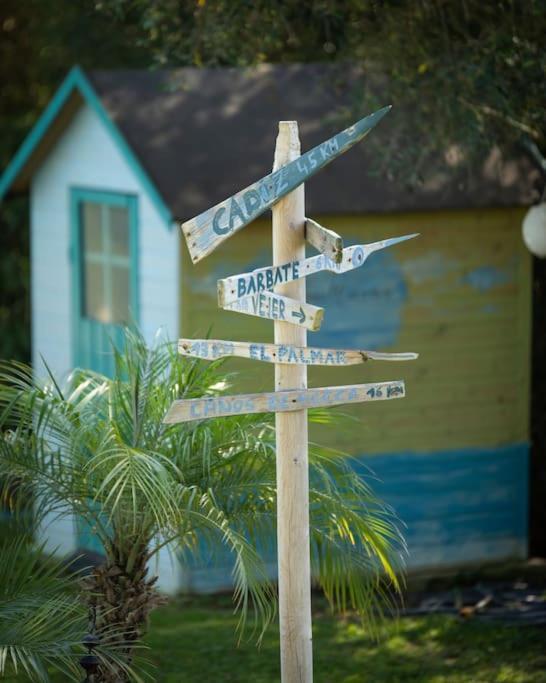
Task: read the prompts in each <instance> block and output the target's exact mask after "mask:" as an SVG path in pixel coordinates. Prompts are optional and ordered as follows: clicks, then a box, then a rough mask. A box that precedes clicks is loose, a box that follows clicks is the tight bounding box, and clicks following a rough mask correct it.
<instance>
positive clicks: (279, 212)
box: [272, 121, 313, 683]
mask: <svg viewBox="0 0 546 683" xmlns="http://www.w3.org/2000/svg"><path fill="white" fill-rule="evenodd" d="M299 156H300V141H299V134H298V124H297V122H296V121H280V122H279V135H278V137H277V144H276V147H275V162H274V167H273V170H274V171H276V170H277V169H279V168H280V167H281V166H284V165H285V164H287V163H289V162H290V161H293V160H294V159H297V158H298V157H299ZM272 211H273V264H274V265H277V264H282V263H288V262H290V261H294V260H296V259H304V258H305V195H304V185H303V184H301V185H299V186H298V187H297V188H296V189H295V190H293V191H292V192H290V193H289V194H287V195H286V196H285V197H284V198H283V199H281V200H280V201H279V202H278V203H277V204H275V205H274V206H273V209H272ZM275 292H276V293H278V294H282V295H284V296H288V297H291V298H292V299H295V300H297V301H301V302H305V279H301V280H296V281H294V282H288V283H286V284H282V285H277V287H276V288H275ZM274 326H275V343H276V344H291V345H293V346H300V347H301V346H306V345H307V330H306V329H305V328H304V327H302V326H299V325H292V324H290V323H287V322H281V321H275V323H274ZM306 388H307V368H306V366H305V365H282V364H276V365H275V391H284V390H287V389H306ZM275 428H276V443H277V543H278V572H279V622H280V638H281V680H282V682H283V683H312V680H313V643H312V631H311V628H312V627H311V567H310V548H309V466H308V434H307V410H298V411H294V412H291V413H276V414H275Z"/></svg>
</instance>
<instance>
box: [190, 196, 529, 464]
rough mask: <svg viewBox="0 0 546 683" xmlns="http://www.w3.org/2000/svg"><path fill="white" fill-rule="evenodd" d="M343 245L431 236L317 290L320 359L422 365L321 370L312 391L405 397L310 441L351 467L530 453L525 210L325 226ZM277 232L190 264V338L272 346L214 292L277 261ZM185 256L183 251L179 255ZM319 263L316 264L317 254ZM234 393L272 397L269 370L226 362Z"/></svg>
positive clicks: (261, 328) (259, 328) (314, 284)
mask: <svg viewBox="0 0 546 683" xmlns="http://www.w3.org/2000/svg"><path fill="white" fill-rule="evenodd" d="M317 219H318V220H319V221H320V223H321V224H322V225H325V226H327V227H330V228H332V229H333V230H335V231H336V232H338V233H339V234H340V235H342V236H343V238H344V242H345V244H346V245H350V244H354V243H358V242H368V241H373V240H378V239H383V238H386V237H394V236H397V235H402V234H405V233H409V232H420V233H421V237H419V238H417V239H415V240H411V241H409V242H405V243H402V244H401V245H398V246H395V247H392V248H390V249H388V250H385V251H383V252H378V253H376V254H373V255H372V256H371V257H370V259H369V261H368V262H367V263H366V264H365V265H364V266H363V267H362V268H361V269H359V270H357V271H355V272H352V273H346V274H343V275H334V274H331V273H323V274H319V275H313V276H312V277H309V278H308V300H309V301H310V302H311V303H313V304H316V305H320V306H323V307H324V308H325V316H324V322H323V325H322V329H321V330H320V331H319V332H313V333H309V343H312V344H313V345H319V346H337V347H344V348H350V347H353V346H356V347H360V348H370V349H375V350H384V351H418V352H419V353H420V358H419V360H417V361H413V362H410V363H404V364H389V363H380V362H373V363H372V362H370V363H368V364H364V365H362V366H359V367H357V368H353V367H349V368H310V370H309V385H310V386H327V385H328V384H349V383H354V382H371V381H384V380H393V379H397V378H398V377H403V378H404V379H405V380H406V387H407V397H406V398H405V399H404V400H403V401H398V402H392V403H390V404H382V405H358V406H354V407H350V408H349V407H348V408H347V409H346V412H347V413H351V414H353V415H355V416H357V417H358V418H359V422H358V423H352V424H350V425H344V427H343V429H341V430H332V429H331V428H329V427H324V428H318V429H314V433H313V438H314V439H315V440H318V441H320V442H321V443H326V444H328V445H332V446H336V447H337V448H340V449H342V450H344V451H347V452H349V453H351V454H353V455H361V454H363V453H366V454H379V453H393V452H394V453H396V452H402V451H404V452H408V451H416V452H434V451H438V450H443V449H453V448H472V447H476V446H483V447H493V446H498V445H503V444H508V443H520V442H525V441H526V440H527V438H528V415H529V354H528V348H529V339H530V324H531V323H530V305H531V296H530V257H529V255H528V253H527V251H526V250H525V248H524V246H523V244H522V242H521V238H520V225H521V219H522V211H521V210H520V209H502V210H500V209H499V210H483V211H451V212H447V211H441V212H440V211H439V212H429V213H414V214H403V215H387V216H365V217H363V216H355V217H351V216H319V217H317ZM270 240H271V234H270V224H269V222H268V221H267V220H261V221H256V222H255V223H253V224H251V225H250V226H248V227H247V228H245V230H243V231H242V232H241V233H240V234H238V235H236V236H234V237H233V238H232V239H230V240H229V241H228V242H227V243H226V244H224V245H222V248H221V249H218V250H217V252H215V253H214V254H212V255H210V256H209V257H208V258H207V259H205V261H204V262H202V263H199V264H197V265H196V266H194V265H192V264H191V263H190V262H189V257H188V255H187V253H186V252H185V251H184V252H183V255H182V258H183V267H182V272H183V278H184V279H183V289H182V291H183V296H182V300H181V306H182V309H181V320H182V328H183V331H184V335H185V336H195V337H197V336H203V335H205V334H206V332H207V330H208V329H209V327H211V326H212V327H211V330H212V336H213V337H215V338H217V339H222V338H223V339H238V340H250V341H270V340H271V339H272V329H271V328H272V326H271V323H269V322H266V321H263V320H259V319H255V318H250V317H249V316H242V315H238V314H236V313H229V312H225V311H220V310H219V309H218V308H217V305H216V280H217V279H218V278H220V277H226V276H227V275H233V274H235V273H238V272H244V271H248V270H250V269H252V268H255V267H260V266H265V265H268V264H269V263H270V260H271V248H270V244H271V242H270ZM182 249H183V250H184V249H185V248H184V247H182ZM308 253H312V252H311V250H310V249H309V250H308ZM228 367H229V368H230V369H237V370H240V372H241V376H240V378H239V381H238V382H237V386H236V387H234V389H235V391H236V392H237V393H238V392H239V391H241V392H243V391H268V390H271V387H272V386H273V371H272V368H270V367H268V366H267V365H265V364H262V365H261V366H260V368H259V372H256V370H257V368H256V363H252V362H251V361H244V360H235V359H234V360H229V361H228Z"/></svg>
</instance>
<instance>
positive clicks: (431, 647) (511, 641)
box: [2, 597, 546, 683]
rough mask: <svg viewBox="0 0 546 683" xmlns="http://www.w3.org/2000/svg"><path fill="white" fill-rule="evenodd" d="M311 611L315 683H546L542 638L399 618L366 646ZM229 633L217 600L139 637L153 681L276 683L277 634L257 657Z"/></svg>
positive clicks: (165, 617)
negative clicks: (143, 641) (143, 638)
mask: <svg viewBox="0 0 546 683" xmlns="http://www.w3.org/2000/svg"><path fill="white" fill-rule="evenodd" d="M314 602H315V606H316V610H315V614H314V621H313V642H314V667H315V678H314V680H315V683H364V682H366V683H381V682H384V683H417V682H419V683H463V682H464V683H546V629H544V628H542V629H541V628H527V627H526V628H522V627H514V626H502V625H491V624H484V623H481V622H476V621H465V622H462V621H459V620H457V619H455V618H452V617H446V616H431V617H419V618H412V619H409V618H403V619H400V620H399V621H397V622H389V623H388V624H387V626H386V633H385V635H384V638H383V639H382V640H381V641H380V642H379V643H376V642H374V641H372V640H370V638H368V637H367V636H366V633H365V632H364V631H363V629H362V628H361V626H360V625H359V622H358V620H357V619H355V618H354V617H353V616H348V617H332V616H331V615H330V613H329V612H328V610H327V608H326V606H325V604H324V602H323V601H322V600H320V599H315V600H314ZM236 624H237V617H236V616H235V615H233V612H232V609H231V603H230V600H229V599H228V598H226V597H210V598H206V597H201V598H192V599H187V598H186V599H183V598H180V599H178V600H176V601H173V602H172V603H171V604H169V605H166V606H164V607H161V608H160V609H158V610H157V611H156V612H155V613H154V614H153V617H152V621H151V628H150V633H149V635H148V637H147V644H148V645H149V646H150V648H151V649H150V650H149V651H148V653H147V657H148V658H149V659H151V660H152V661H153V663H154V664H155V666H156V669H155V676H156V680H157V681H158V682H160V683H204V682H206V683H209V682H210V683H213V682H214V683H224V682H225V683H273V682H276V683H277V682H278V681H280V671H279V638H278V631H277V628H276V627H273V626H272V627H271V628H270V629H269V630H268V632H267V633H266V635H265V637H264V641H263V644H262V646H261V648H257V647H256V646H255V644H254V643H253V642H244V643H243V644H242V645H239V646H238V645H237V636H236V635H235V627H236ZM2 680H6V683H7V682H8V681H9V682H10V683H12V682H15V681H17V683H19V682H20V681H24V680H26V678H25V677H19V678H13V677H10V678H7V679H2ZM54 680H55V681H56V682H57V681H58V682H59V683H61V681H63V680H64V678H58V677H55V678H54ZM82 680H83V677H82Z"/></svg>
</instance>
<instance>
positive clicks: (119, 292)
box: [111, 266, 129, 323]
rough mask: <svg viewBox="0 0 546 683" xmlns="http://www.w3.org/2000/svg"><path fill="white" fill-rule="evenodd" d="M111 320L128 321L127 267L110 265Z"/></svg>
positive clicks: (115, 321) (117, 321) (116, 321)
mask: <svg viewBox="0 0 546 683" xmlns="http://www.w3.org/2000/svg"><path fill="white" fill-rule="evenodd" d="M111 273H112V322H114V323H128V322H129V269H128V268H124V267H123V266H112V271H111Z"/></svg>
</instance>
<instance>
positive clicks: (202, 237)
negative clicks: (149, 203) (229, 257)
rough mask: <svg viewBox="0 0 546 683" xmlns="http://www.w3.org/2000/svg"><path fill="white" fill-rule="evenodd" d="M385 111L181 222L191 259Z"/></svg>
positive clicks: (341, 149)
mask: <svg viewBox="0 0 546 683" xmlns="http://www.w3.org/2000/svg"><path fill="white" fill-rule="evenodd" d="M388 111H390V107H383V109H379V110H378V111H376V112H374V113H373V114H370V115H369V116H366V117H365V118H363V119H361V120H360V121H357V123H355V124H354V125H352V126H350V127H349V128H346V129H345V130H343V131H341V133H338V134H337V135H334V137H332V138H330V139H329V140H326V141H325V142H323V143H322V144H320V145H317V146H316V147H314V148H313V149H311V150H309V152H306V153H305V154H302V155H301V157H299V158H298V159H295V160H294V161H292V162H290V163H288V164H286V165H285V166H282V167H281V168H279V169H278V170H277V171H274V172H273V173H270V174H269V175H267V176H265V177H264V178H262V179H261V180H258V181H257V182H255V183H253V184H252V185H249V186H248V187H247V188H245V189H244V190H241V191H239V192H237V193H236V194H234V195H233V196H232V197H229V198H228V199H226V200H224V201H223V202H220V203H219V204H216V206H213V207H212V208H211V209H207V210H206V211H205V212H203V213H201V214H199V216H195V218H192V219H191V220H189V221H186V222H185V223H182V232H183V233H184V237H185V238H186V243H187V245H188V249H189V252H190V255H191V258H192V261H193V262H194V263H197V262H198V261H200V260H201V259H202V258H204V257H205V256H207V254H210V252H211V251H213V250H214V249H216V247H217V246H218V245H219V244H221V243H222V242H223V241H224V240H226V239H228V237H230V236H231V235H232V234H233V233H234V232H237V231H238V230H240V229H241V228H244V227H245V225H248V224H249V223H250V222H251V221H253V220H254V219H255V218H258V216H261V214H262V213H264V211H266V210H267V209H269V208H271V207H272V206H273V204H275V203H276V202H278V201H279V199H282V197H284V196H285V195H287V194H288V193H289V192H291V191H292V190H294V189H295V188H296V187H298V185H301V184H302V183H303V182H305V181H306V180H307V179H308V178H310V177H311V176H312V175H314V174H315V173H316V172H317V171H320V169H321V168H323V167H324V166H326V164H329V163H330V162H331V161H333V160H334V159H335V158H337V157H338V156H340V155H341V154H343V152H346V151H347V150H348V149H350V148H351V147H352V146H353V145H355V144H356V143H357V142H359V141H360V140H362V138H364V137H365V136H366V135H367V134H368V133H369V132H370V131H371V129H372V128H373V127H374V126H375V125H377V124H378V123H379V121H381V119H382V118H383V117H384V116H385V114H386V113H387V112H388Z"/></svg>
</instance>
